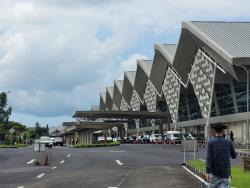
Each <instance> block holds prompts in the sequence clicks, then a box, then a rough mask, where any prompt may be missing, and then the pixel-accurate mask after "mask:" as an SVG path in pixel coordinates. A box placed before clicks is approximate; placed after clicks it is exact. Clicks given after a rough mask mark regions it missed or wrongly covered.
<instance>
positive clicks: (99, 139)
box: [97, 136, 106, 142]
mask: <svg viewBox="0 0 250 188" xmlns="http://www.w3.org/2000/svg"><path fill="white" fill-rule="evenodd" d="M105 140H106V139H105V136H98V137H97V142H104V141H105Z"/></svg>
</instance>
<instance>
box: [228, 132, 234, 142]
mask: <svg viewBox="0 0 250 188" xmlns="http://www.w3.org/2000/svg"><path fill="white" fill-rule="evenodd" d="M229 136H230V140H231V141H232V143H233V142H234V133H233V131H230V135H229Z"/></svg>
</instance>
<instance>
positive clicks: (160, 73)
mask: <svg viewBox="0 0 250 188" xmlns="http://www.w3.org/2000/svg"><path fill="white" fill-rule="evenodd" d="M173 46H174V48H176V45H173V44H169V46H168V44H167V45H166V44H155V55H154V62H153V66H152V70H151V74H150V78H149V79H150V81H151V83H152V84H153V86H154V88H155V89H156V91H157V93H158V95H159V96H160V93H161V87H162V84H163V81H164V78H165V74H166V71H167V69H168V66H172V63H173V59H174V53H175V50H174V53H173V52H172V50H169V49H168V47H171V48H172V47H173Z"/></svg>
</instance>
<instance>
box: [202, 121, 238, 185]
mask: <svg viewBox="0 0 250 188" xmlns="http://www.w3.org/2000/svg"><path fill="white" fill-rule="evenodd" d="M212 128H213V129H214V132H215V137H214V138H213V139H212V140H210V141H209V142H208V149H207V158H206V179H207V182H208V187H211V188H230V187H231V186H230V184H231V164H230V157H232V158H233V159H235V158H236V156H237V154H236V152H235V149H234V146H233V144H232V142H231V141H230V140H227V139H225V138H224V137H223V135H224V129H226V126H225V125H223V124H221V123H217V124H214V125H212Z"/></svg>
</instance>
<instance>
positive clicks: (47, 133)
mask: <svg viewBox="0 0 250 188" xmlns="http://www.w3.org/2000/svg"><path fill="white" fill-rule="evenodd" d="M45 134H46V136H49V125H48V124H47V125H46V128H45Z"/></svg>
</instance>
